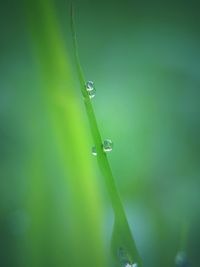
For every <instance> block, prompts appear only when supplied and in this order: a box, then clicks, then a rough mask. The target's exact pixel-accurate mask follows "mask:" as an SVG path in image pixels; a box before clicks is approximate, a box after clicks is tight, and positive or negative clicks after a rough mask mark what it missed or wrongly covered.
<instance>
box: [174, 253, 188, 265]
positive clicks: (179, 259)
mask: <svg viewBox="0 0 200 267" xmlns="http://www.w3.org/2000/svg"><path fill="white" fill-rule="evenodd" d="M175 263H176V266H177V267H189V262H188V258H187V255H186V253H185V252H184V251H180V252H178V254H177V255H176V258H175Z"/></svg>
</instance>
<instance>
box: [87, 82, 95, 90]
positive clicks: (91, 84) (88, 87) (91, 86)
mask: <svg viewBox="0 0 200 267" xmlns="http://www.w3.org/2000/svg"><path fill="white" fill-rule="evenodd" d="M85 86H86V90H87V91H88V92H90V91H93V90H94V83H93V81H88V82H87V83H86V85H85Z"/></svg>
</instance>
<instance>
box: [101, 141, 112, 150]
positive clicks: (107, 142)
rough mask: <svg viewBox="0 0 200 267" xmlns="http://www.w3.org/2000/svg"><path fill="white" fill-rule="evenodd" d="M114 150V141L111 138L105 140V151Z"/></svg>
mask: <svg viewBox="0 0 200 267" xmlns="http://www.w3.org/2000/svg"><path fill="white" fill-rule="evenodd" d="M112 150H113V142H112V141H111V140H109V139H106V140H104V142H103V151H104V152H106V153H107V152H111V151H112Z"/></svg>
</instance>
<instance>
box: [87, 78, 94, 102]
mask: <svg viewBox="0 0 200 267" xmlns="http://www.w3.org/2000/svg"><path fill="white" fill-rule="evenodd" d="M85 88H86V91H87V92H88V96H89V98H90V99H92V98H94V97H95V95H96V89H95V87H94V83H93V81H88V82H87V83H86V84H85Z"/></svg>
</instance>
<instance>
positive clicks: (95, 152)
mask: <svg viewBox="0 0 200 267" xmlns="http://www.w3.org/2000/svg"><path fill="white" fill-rule="evenodd" d="M92 155H93V156H97V150H96V147H95V146H93V147H92Z"/></svg>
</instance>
